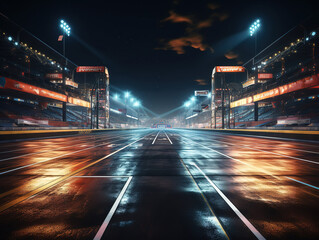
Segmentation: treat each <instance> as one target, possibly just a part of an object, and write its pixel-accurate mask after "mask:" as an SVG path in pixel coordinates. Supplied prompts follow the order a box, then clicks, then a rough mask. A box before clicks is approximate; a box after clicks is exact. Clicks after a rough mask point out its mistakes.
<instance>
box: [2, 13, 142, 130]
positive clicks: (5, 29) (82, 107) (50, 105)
mask: <svg viewBox="0 0 319 240" xmlns="http://www.w3.org/2000/svg"><path fill="white" fill-rule="evenodd" d="M0 23H1V24H0V26H1V29H0V30H1V35H0V50H1V55H0V99H1V101H0V128H2V129H17V128H21V127H33V128H47V127H59V128H61V127H64V128H72V127H77V128H90V127H98V126H99V127H129V126H137V125H138V122H139V117H138V113H137V112H136V111H135V110H134V109H132V108H131V107H130V106H123V104H121V103H119V102H117V101H114V100H113V99H112V98H110V102H111V105H110V107H108V102H107V100H106V99H109V97H108V94H109V93H108V91H106V90H108V89H105V85H106V84H105V81H106V78H105V77H104V78H103V77H102V75H103V74H104V75H106V72H107V69H106V68H105V67H97V68H103V69H102V70H103V71H102V72H99V73H85V74H83V73H81V74H77V73H76V72H77V70H78V66H77V65H76V64H75V63H73V62H72V61H71V60H70V59H67V58H65V57H64V56H63V55H62V54H60V53H59V52H58V51H56V50H54V49H53V48H51V47H50V46H48V45H47V44H46V43H44V42H43V41H41V40H40V39H38V38H37V37H35V36H34V35H32V34H31V33H30V32H28V31H27V30H25V29H24V28H22V27H21V26H18V25H17V24H15V23H14V22H12V21H11V20H9V19H8V18H6V17H4V16H3V15H1V16H0ZM99 71H100V70H99ZM83 75H84V77H83ZM104 75H103V76H104ZM107 77H108V74H107ZM103 81H104V84H103ZM97 82H101V85H99V84H97V86H96V83H97ZM107 86H108V85H107ZM96 89H98V96H97V92H96ZM91 95H92V98H91ZM97 99H99V100H98V101H99V102H98V104H97ZM91 101H92V102H91ZM63 105H65V106H66V108H64V107H63ZM97 108H99V109H98V110H97ZM123 108H125V109H126V111H125V113H123V112H120V111H119V110H118V109H123ZM64 109H66V110H64ZM108 109H110V114H107V113H106V111H107V110H108ZM64 112H65V114H64ZM97 114H98V116H97ZM64 115H65V116H64ZM108 116H109V119H110V122H109V123H107V121H106V118H107V117H108ZM91 118H92V121H91ZM96 119H99V124H98V126H97V124H96Z"/></svg>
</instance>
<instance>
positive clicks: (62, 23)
mask: <svg viewBox="0 0 319 240" xmlns="http://www.w3.org/2000/svg"><path fill="white" fill-rule="evenodd" d="M60 27H61V29H62V32H63V36H62V41H63V43H62V44H63V57H64V58H65V66H64V68H63V71H62V72H64V71H65V70H67V65H68V60H67V58H66V57H65V35H67V36H70V33H71V28H70V27H69V25H68V24H67V23H66V22H65V21H64V20H61V21H60ZM65 84H66V74H63V86H64V88H65ZM62 120H63V122H66V102H63V108H62Z"/></svg>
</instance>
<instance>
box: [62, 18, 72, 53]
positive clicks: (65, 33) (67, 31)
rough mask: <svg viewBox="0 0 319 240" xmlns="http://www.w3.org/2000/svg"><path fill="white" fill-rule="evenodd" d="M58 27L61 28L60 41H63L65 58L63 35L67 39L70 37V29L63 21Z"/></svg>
mask: <svg viewBox="0 0 319 240" xmlns="http://www.w3.org/2000/svg"><path fill="white" fill-rule="evenodd" d="M60 27H61V29H62V32H63V39H62V41H63V56H64V57H65V35H67V36H68V37H69V36H70V33H71V28H70V26H69V25H68V24H67V23H66V22H65V21H64V20H61V21H60Z"/></svg>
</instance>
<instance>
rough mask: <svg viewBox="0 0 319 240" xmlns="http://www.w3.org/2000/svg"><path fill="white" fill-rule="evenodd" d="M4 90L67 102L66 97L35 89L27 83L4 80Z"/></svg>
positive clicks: (38, 88)
mask: <svg viewBox="0 0 319 240" xmlns="http://www.w3.org/2000/svg"><path fill="white" fill-rule="evenodd" d="M4 88H7V89H12V90H16V91H20V92H25V93H30V94H34V95H37V96H41V97H46V98H51V99H55V100H59V101H62V102H66V101H67V96H66V95H64V94H60V93H57V92H53V91H50V90H47V89H44V88H40V87H36V86H33V85H30V84H27V83H23V82H19V81H16V80H13V79H10V78H5V86H4Z"/></svg>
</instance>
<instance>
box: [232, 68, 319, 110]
mask: <svg viewBox="0 0 319 240" xmlns="http://www.w3.org/2000/svg"><path fill="white" fill-rule="evenodd" d="M317 85H319V74H317V75H312V76H309V77H305V78H303V79H300V80H298V81H295V82H292V83H288V84H285V85H282V86H280V87H277V88H273V89H271V90H268V91H265V92H262V93H259V94H256V95H254V96H252V97H248V98H243V99H240V100H237V101H234V102H232V103H231V104H230V107H231V108H234V107H239V106H243V105H246V104H248V103H250V102H249V101H250V100H249V101H248V99H251V98H252V101H251V102H258V101H261V100H265V99H268V98H273V97H276V96H279V95H283V94H286V93H290V92H295V91H298V90H301V89H305V88H311V87H314V86H317Z"/></svg>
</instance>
